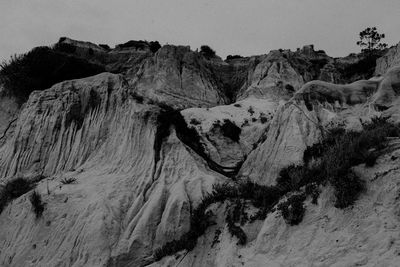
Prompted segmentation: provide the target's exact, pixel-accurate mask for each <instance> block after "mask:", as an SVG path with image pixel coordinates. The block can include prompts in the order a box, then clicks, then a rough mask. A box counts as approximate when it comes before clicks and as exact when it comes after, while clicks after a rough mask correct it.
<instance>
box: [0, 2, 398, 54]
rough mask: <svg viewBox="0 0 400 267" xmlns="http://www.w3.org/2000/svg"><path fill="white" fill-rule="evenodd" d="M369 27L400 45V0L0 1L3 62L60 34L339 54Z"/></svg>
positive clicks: (228, 50)
mask: <svg viewBox="0 0 400 267" xmlns="http://www.w3.org/2000/svg"><path fill="white" fill-rule="evenodd" d="M369 26H376V27H377V28H378V31H379V32H381V33H385V34H386V39H385V42H386V43H388V44H389V45H394V44H396V43H398V42H400V0H379V1H378V0H0V61H3V60H4V59H8V58H9V57H10V56H11V55H13V54H19V53H23V52H27V51H29V50H30V49H31V48H33V47H35V46H40V45H51V44H53V43H55V42H57V41H58V39H59V38H60V37H62V36H67V37H70V38H73V39H77V40H82V41H91V42H94V43H102V44H104V43H105V44H109V45H110V46H111V47H113V46H114V45H116V44H119V43H124V42H126V41H129V40H148V41H153V40H158V41H159V42H160V43H161V44H166V43H169V44H176V45H190V46H191V48H192V49H193V50H195V49H196V48H199V47H200V46H201V45H203V44H207V45H209V46H211V47H212V48H213V49H214V50H216V51H217V54H218V55H220V56H221V57H223V58H225V57H226V56H227V55H229V54H240V55H243V56H250V55H258V54H266V53H268V52H269V51H270V50H273V49H279V48H282V49H292V50H295V49H296V48H297V47H302V46H303V45H306V44H314V46H315V49H323V50H325V51H326V52H327V53H328V55H331V56H335V57H338V56H346V55H348V54H349V53H352V52H358V51H359V50H360V49H359V48H358V47H357V45H356V41H357V40H358V34H359V32H360V31H362V30H363V29H365V28H366V27H369Z"/></svg>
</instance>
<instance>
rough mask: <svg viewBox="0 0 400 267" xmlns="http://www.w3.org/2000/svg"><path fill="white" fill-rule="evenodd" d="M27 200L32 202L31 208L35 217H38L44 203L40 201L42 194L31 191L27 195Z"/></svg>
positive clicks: (40, 214)
mask: <svg viewBox="0 0 400 267" xmlns="http://www.w3.org/2000/svg"><path fill="white" fill-rule="evenodd" d="M29 201H30V202H31V204H32V209H33V212H34V213H35V215H36V218H40V217H41V216H42V214H43V211H44V206H45V203H44V202H43V201H42V196H41V195H40V194H39V193H38V192H37V191H33V193H32V194H31V195H30V197H29Z"/></svg>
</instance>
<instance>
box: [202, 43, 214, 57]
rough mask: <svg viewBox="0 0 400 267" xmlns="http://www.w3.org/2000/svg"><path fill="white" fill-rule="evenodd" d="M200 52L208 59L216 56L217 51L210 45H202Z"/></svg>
mask: <svg viewBox="0 0 400 267" xmlns="http://www.w3.org/2000/svg"><path fill="white" fill-rule="evenodd" d="M200 53H201V54H202V55H203V56H204V57H205V58H207V59H210V58H213V57H215V51H214V50H213V49H212V48H211V47H209V46H208V45H202V46H201V47H200Z"/></svg>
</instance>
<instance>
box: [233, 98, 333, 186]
mask: <svg viewBox="0 0 400 267" xmlns="http://www.w3.org/2000/svg"><path fill="white" fill-rule="evenodd" d="M325 113H328V112H325ZM325 113H324V112H321V114H325ZM329 115H330V114H329ZM329 115H328V116H329ZM318 116H319V113H316V112H314V111H309V110H307V108H306V106H305V105H304V104H301V103H300V104H298V103H295V102H293V103H290V102H288V103H286V104H284V105H282V106H280V107H279V109H278V111H277V112H276V115H275V116H274V119H273V120H272V122H271V125H270V128H269V131H268V133H267V135H266V139H265V141H264V142H263V143H261V144H260V145H259V146H258V147H257V148H256V149H255V150H254V151H252V152H251V153H250V154H249V155H248V157H247V159H246V161H245V162H244V164H243V166H242V168H241V170H240V172H239V177H240V178H241V179H244V180H246V179H250V180H252V181H254V182H257V183H261V184H266V185H272V184H274V183H275V179H276V177H277V174H278V172H279V170H280V169H282V168H283V167H285V166H288V165H290V164H292V163H297V164H301V162H302V159H303V152H304V150H305V149H306V147H307V146H310V145H312V144H313V143H315V142H316V141H318V140H319V137H320V134H321V133H320V129H319V121H320V118H318Z"/></svg>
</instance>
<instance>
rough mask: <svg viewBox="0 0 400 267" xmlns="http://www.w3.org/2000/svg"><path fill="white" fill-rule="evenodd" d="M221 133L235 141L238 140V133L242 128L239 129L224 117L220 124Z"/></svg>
mask: <svg viewBox="0 0 400 267" xmlns="http://www.w3.org/2000/svg"><path fill="white" fill-rule="evenodd" d="M221 131H222V135H223V136H225V137H228V138H230V139H231V140H233V141H235V142H239V139H240V133H241V132H242V129H240V128H239V127H238V126H237V125H236V124H234V123H233V122H232V121H230V120H228V119H224V122H223V124H222V125H221Z"/></svg>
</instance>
